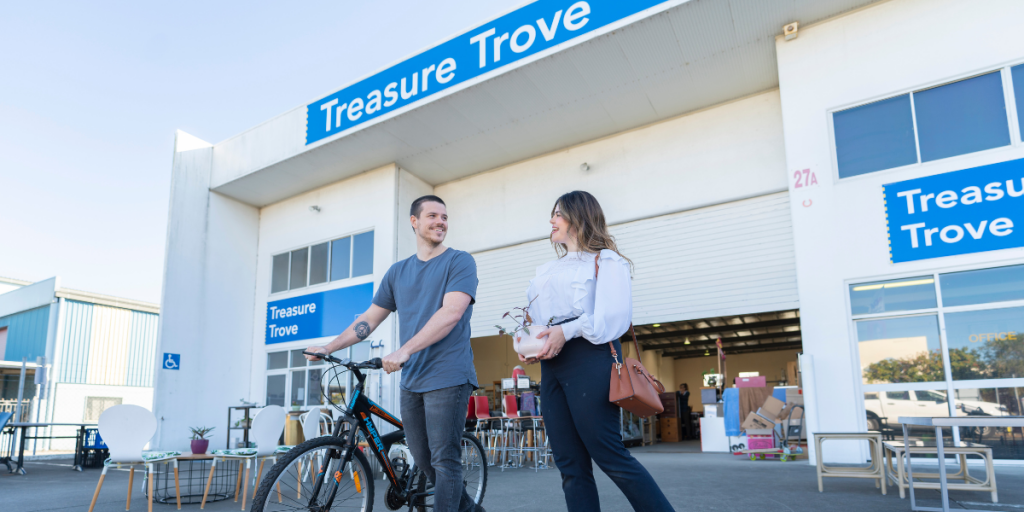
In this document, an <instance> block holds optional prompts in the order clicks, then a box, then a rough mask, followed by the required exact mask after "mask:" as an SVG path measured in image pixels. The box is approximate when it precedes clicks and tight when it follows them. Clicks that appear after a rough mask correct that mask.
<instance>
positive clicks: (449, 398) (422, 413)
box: [306, 196, 483, 512]
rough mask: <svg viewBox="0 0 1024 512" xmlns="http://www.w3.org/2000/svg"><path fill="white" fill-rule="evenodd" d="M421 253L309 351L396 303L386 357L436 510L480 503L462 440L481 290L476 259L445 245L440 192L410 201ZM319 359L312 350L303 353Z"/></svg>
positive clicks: (343, 343) (348, 339)
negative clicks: (465, 467)
mask: <svg viewBox="0 0 1024 512" xmlns="http://www.w3.org/2000/svg"><path fill="white" fill-rule="evenodd" d="M409 221H410V223H411V224H412V229H413V232H414V233H416V254H414V255H413V256H410V257H409V258H406V259H404V260H402V261H399V262H398V263H395V264H394V265H392V266H391V268H389V269H388V272H387V274H385V275H384V280H383V281H381V283H380V288H379V289H378V290H377V294H376V295H375V296H374V298H373V303H372V304H371V305H370V309H368V310H366V312H365V313H363V314H362V315H360V316H359V318H357V319H356V321H355V322H354V323H353V324H352V325H351V326H349V327H348V328H347V329H345V331H344V332H342V333H341V334H340V335H338V337H337V338H335V339H334V340H332V341H331V342H330V343H328V344H327V345H326V346H323V347H309V348H308V349H307V351H309V352H320V353H324V354H329V353H331V352H334V351H337V350H341V349H343V348H345V347H348V346H350V345H354V344H356V343H358V342H360V341H362V340H365V339H366V338H367V337H368V336H369V335H370V333H371V332H373V330H374V329H376V328H377V326H378V325H380V324H381V322H383V321H384V319H385V318H387V317H388V315H390V314H391V312H392V311H397V312H398V316H399V318H400V319H401V320H400V322H399V338H400V341H401V348H399V349H398V350H396V351H394V352H392V353H391V354H389V355H388V356H387V357H385V358H384V359H383V363H384V370H385V371H387V372H388V373H393V372H396V371H398V370H399V369H401V368H402V365H403V364H404V365H405V370H404V371H403V372H402V382H401V401H402V406H401V412H402V423H403V425H404V426H405V434H406V440H407V442H408V443H409V449H410V450H411V451H412V456H413V458H414V459H415V461H416V464H417V465H418V466H420V468H422V469H423V471H424V472H425V473H426V474H427V477H428V478H429V479H430V481H431V482H432V483H433V484H434V510H435V512H456V511H459V512H466V511H472V510H475V511H482V510H483V508H482V507H480V506H478V505H476V504H475V503H473V500H472V499H471V498H470V497H469V495H468V494H466V490H465V485H464V483H463V480H462V460H461V457H462V455H461V442H462V432H463V430H465V419H466V409H467V407H468V405H469V395H470V393H471V392H472V391H473V389H474V388H475V387H476V383H477V379H476V369H475V368H474V366H473V350H472V347H471V346H470V343H469V319H470V316H472V314H473V302H474V297H475V296H476V287H477V277H476V262H475V261H474V260H473V257H472V256H470V255H469V254H468V253H465V252H462V251H457V250H455V249H449V248H448V247H445V246H444V245H443V244H442V242H444V239H445V236H446V235H447V234H448V211H447V209H446V208H445V204H444V201H442V200H441V198H439V197H437V196H423V197H421V198H419V199H416V200H415V201H413V203H412V208H410V211H409ZM306 357H307V358H309V359H314V358H313V357H311V356H306Z"/></svg>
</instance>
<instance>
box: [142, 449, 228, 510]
mask: <svg viewBox="0 0 1024 512" xmlns="http://www.w3.org/2000/svg"><path fill="white" fill-rule="evenodd" d="M212 461H213V455H209V454H202V455H192V454H189V453H186V454H182V455H181V456H180V457H178V481H179V486H180V489H181V503H182V505H197V504H199V503H200V502H202V501H203V490H204V489H205V488H206V478H207V476H209V474H210V463H211V462H212ZM239 467H240V464H239V462H238V461H225V462H221V463H220V464H217V469H216V470H215V471H214V472H213V481H212V482H210V495H209V496H208V497H207V498H206V501H207V502H211V501H222V500H226V499H229V498H231V497H233V496H234V495H235V485H236V482H237V480H238V475H239V471H238V470H239ZM144 492H145V491H144ZM153 501H157V502H160V503H165V504H174V503H175V497H174V473H173V472H171V471H166V470H162V471H158V472H157V473H156V475H155V477H154V479H153Z"/></svg>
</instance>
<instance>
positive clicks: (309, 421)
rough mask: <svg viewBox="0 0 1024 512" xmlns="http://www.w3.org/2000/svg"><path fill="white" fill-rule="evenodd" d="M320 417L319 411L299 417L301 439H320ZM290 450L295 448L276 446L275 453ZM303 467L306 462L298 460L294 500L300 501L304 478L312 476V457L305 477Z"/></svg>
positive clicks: (315, 410) (314, 410)
mask: <svg viewBox="0 0 1024 512" xmlns="http://www.w3.org/2000/svg"><path fill="white" fill-rule="evenodd" d="M321 415H323V413H322V412H321V411H320V409H313V410H312V411H309V412H306V413H304V414H302V415H300V416H299V419H300V420H301V421H302V437H303V438H304V439H305V440H306V441H309V440H310V439H316V438H317V437H320V436H321V435H322V434H321V430H320V428H321V424H322V423H323V421H322V417H321ZM292 448H295V447H294V446H278V447H277V450H276V452H277V453H279V454H281V453H285V452H288V451H289V450H291V449H292ZM305 467H306V461H305V460H300V461H299V471H298V477H297V478H298V481H297V482H296V485H295V489H296V496H295V499H302V482H303V480H304V479H305V476H309V475H311V474H313V471H314V469H313V457H312V455H310V458H309V472H307V473H306V474H305V476H303V469H304V468H305Z"/></svg>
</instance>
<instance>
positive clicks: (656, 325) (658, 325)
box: [651, 324, 661, 327]
mask: <svg viewBox="0 0 1024 512" xmlns="http://www.w3.org/2000/svg"><path fill="white" fill-rule="evenodd" d="M651 327H661V324H654V325H652V326H651Z"/></svg>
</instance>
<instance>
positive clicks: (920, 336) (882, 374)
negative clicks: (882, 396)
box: [857, 315, 945, 384]
mask: <svg viewBox="0 0 1024 512" xmlns="http://www.w3.org/2000/svg"><path fill="white" fill-rule="evenodd" d="M857 341H858V344H857V345H858V348H859V350H860V368H861V373H862V378H863V381H864V384H895V383H904V382H941V381H943V380H945V372H944V370H943V367H942V344H941V343H940V342H939V320H938V317H937V316H935V315H923V316H907V317H897V318H881V319H877V320H861V321H859V322H857Z"/></svg>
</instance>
